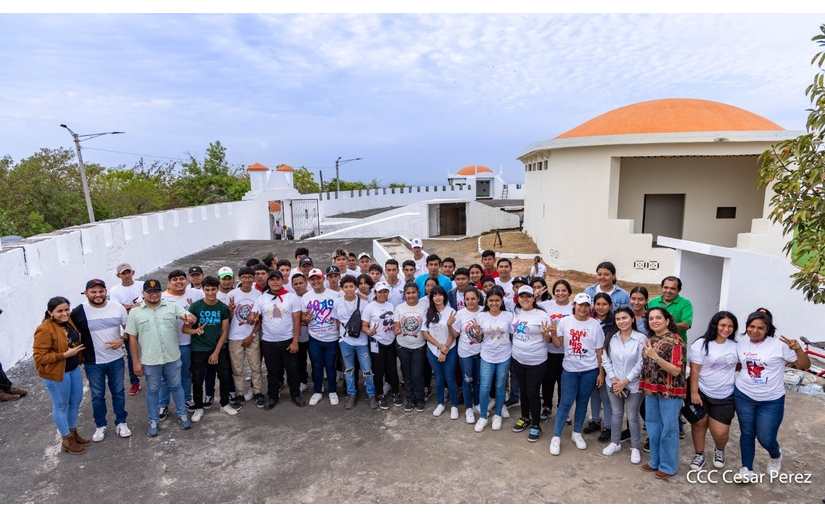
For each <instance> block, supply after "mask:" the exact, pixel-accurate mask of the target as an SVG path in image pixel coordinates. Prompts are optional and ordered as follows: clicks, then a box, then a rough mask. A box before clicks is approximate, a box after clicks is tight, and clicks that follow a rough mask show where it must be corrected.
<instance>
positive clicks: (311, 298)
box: [301, 289, 340, 342]
mask: <svg viewBox="0 0 825 516" xmlns="http://www.w3.org/2000/svg"><path fill="white" fill-rule="evenodd" d="M339 297H340V295H339V294H338V292H333V291H332V290H327V289H324V290H323V291H322V292H320V293H318V292H315V291H314V290H310V291H309V292H307V293H306V294H304V297H303V298H301V301H302V303H303V309H304V311H305V312H309V324H308V325H307V327H308V328H309V336H310V337H312V338H313V339H317V340H320V341H322V342H334V341H336V340H338V327H337V326H336V323H335V319H334V318H333V317H332V310H333V308H334V307H335V303H336V302H337V301H338V299H339Z"/></svg>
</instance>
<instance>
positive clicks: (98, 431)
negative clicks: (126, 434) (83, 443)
mask: <svg viewBox="0 0 825 516" xmlns="http://www.w3.org/2000/svg"><path fill="white" fill-rule="evenodd" d="M103 439H106V427H105V426H99V427H97V428H95V433H94V434H92V442H94V443H99V442H100V441H102V440H103Z"/></svg>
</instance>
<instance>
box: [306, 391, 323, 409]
mask: <svg viewBox="0 0 825 516" xmlns="http://www.w3.org/2000/svg"><path fill="white" fill-rule="evenodd" d="M322 399H324V395H323V394H321V393H320V392H316V393H315V394H313V395H312V396H311V397H310V398H309V406H310V407H314V406H315V405H317V404H318V402H319V401H321V400H322Z"/></svg>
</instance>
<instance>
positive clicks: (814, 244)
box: [760, 24, 825, 303]
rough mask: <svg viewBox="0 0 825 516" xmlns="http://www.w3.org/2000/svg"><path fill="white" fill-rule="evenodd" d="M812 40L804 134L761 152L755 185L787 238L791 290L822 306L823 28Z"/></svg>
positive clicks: (824, 183)
mask: <svg viewBox="0 0 825 516" xmlns="http://www.w3.org/2000/svg"><path fill="white" fill-rule="evenodd" d="M813 41H814V43H815V44H816V45H818V46H819V48H820V50H819V51H818V52H817V53H816V54H815V55H814V57H813V59H812V60H811V64H812V65H815V66H816V67H817V68H818V70H817V72H816V73H815V75H814V78H813V81H812V83H811V84H810V85H809V86H808V87H807V88H806V90H805V95H806V96H807V97H808V100H809V101H810V103H811V108H809V109H808V118H807V121H806V124H805V132H804V133H803V134H801V135H800V136H798V137H796V138H793V139H791V140H786V141H784V142H781V143H779V144H777V145H774V146H772V147H771V148H770V149H769V150H767V151H765V152H764V153H763V154H762V157H761V167H760V168H761V170H760V182H761V184H762V185H764V186H769V187H770V188H772V190H773V192H774V194H773V196H772V197H771V200H770V208H771V212H770V219H771V220H772V221H773V222H775V223H777V224H780V225H781V226H782V232H783V234H784V235H786V236H787V235H790V236H791V237H790V239H789V240H788V243H787V244H786V245H785V247H784V251H785V253H786V254H788V255H789V256H790V257H791V259H792V260H793V262H794V264H795V265H796V266H797V267H798V270H797V271H796V272H794V273H793V275H792V279H793V287H794V288H796V289H799V290H801V291H802V292H803V294H804V295H805V297H806V298H807V299H808V301H812V302H814V303H825V67H823V65H825V24H823V25H820V26H819V34H817V35H816V36H814V37H813Z"/></svg>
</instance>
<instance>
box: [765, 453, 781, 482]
mask: <svg viewBox="0 0 825 516" xmlns="http://www.w3.org/2000/svg"><path fill="white" fill-rule="evenodd" d="M781 469H782V451H781V450H780V451H779V457H777V458H775V459H768V475H770V477H771V478H776V477H777V475H779V471H780V470H781Z"/></svg>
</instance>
